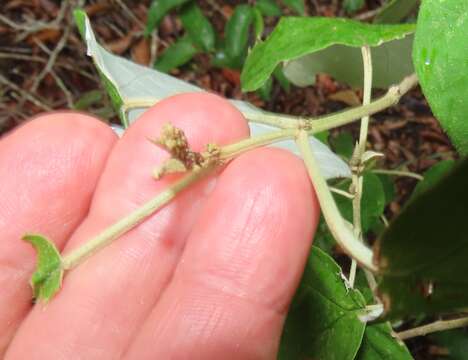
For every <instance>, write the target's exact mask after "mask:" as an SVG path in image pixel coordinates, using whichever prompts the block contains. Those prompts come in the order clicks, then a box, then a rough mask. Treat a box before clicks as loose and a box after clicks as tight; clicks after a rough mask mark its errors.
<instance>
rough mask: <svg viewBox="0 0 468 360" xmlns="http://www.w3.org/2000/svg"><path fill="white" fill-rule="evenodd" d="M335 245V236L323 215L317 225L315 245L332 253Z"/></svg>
mask: <svg viewBox="0 0 468 360" xmlns="http://www.w3.org/2000/svg"><path fill="white" fill-rule="evenodd" d="M335 245H336V241H335V238H334V237H333V235H332V233H331V232H330V230H329V228H328V225H327V223H326V221H325V219H324V218H323V215H321V216H320V221H319V223H318V226H317V231H316V232H315V235H314V246H315V247H318V248H319V249H320V250H322V251H324V252H326V253H327V254H329V255H331V254H332V252H333V248H334V247H335Z"/></svg>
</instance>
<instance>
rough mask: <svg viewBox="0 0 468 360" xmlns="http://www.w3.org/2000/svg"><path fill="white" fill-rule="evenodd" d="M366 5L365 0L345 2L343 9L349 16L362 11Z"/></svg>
mask: <svg viewBox="0 0 468 360" xmlns="http://www.w3.org/2000/svg"><path fill="white" fill-rule="evenodd" d="M364 4H365V1H364V0H344V1H343V8H344V9H345V11H346V12H347V13H348V14H353V13H355V12H356V11H358V10H361V9H362V8H363V6H364Z"/></svg>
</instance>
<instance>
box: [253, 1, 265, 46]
mask: <svg viewBox="0 0 468 360" xmlns="http://www.w3.org/2000/svg"><path fill="white" fill-rule="evenodd" d="M252 11H253V15H254V30H255V39H256V40H257V41H258V40H261V38H262V34H263V30H264V29H265V22H264V21H263V15H262V12H261V11H260V10H258V8H256V7H254V8H253V9H252Z"/></svg>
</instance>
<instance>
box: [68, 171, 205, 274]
mask: <svg viewBox="0 0 468 360" xmlns="http://www.w3.org/2000/svg"><path fill="white" fill-rule="evenodd" d="M213 168H214V167H210V168H202V169H199V170H198V171H193V172H191V173H188V174H187V175H185V176H184V177H183V178H182V179H180V180H179V181H177V182H176V183H174V184H173V185H171V186H170V187H168V188H167V189H165V190H164V191H163V192H161V193H159V194H158V195H156V197H154V198H153V199H151V200H150V201H148V202H147V203H146V204H144V205H143V206H141V207H139V208H138V209H136V210H135V211H133V212H132V213H130V214H129V215H127V216H126V217H124V218H123V219H120V220H119V221H117V222H116V223H115V224H113V225H111V226H110V227H108V228H107V229H105V230H104V231H103V232H101V233H100V234H99V235H97V236H96V237H94V238H92V239H91V240H89V241H88V242H86V243H85V244H83V245H81V246H80V247H78V248H77V249H75V250H73V251H72V252H70V253H69V254H68V255H65V256H64V257H63V261H62V266H63V268H64V269H66V270H68V269H72V268H74V267H75V266H76V265H78V264H79V263H81V262H82V261H83V260H85V259H86V258H88V257H89V256H91V255H92V254H94V253H95V252H97V251H98V250H99V249H101V248H103V247H104V246H106V245H108V244H109V243H110V242H112V241H113V240H115V239H116V238H118V237H119V236H121V235H123V234H125V233H126V232H127V231H129V230H131V229H132V228H133V227H135V226H136V225H138V224H139V223H141V222H142V221H143V220H145V219H146V218H147V217H148V216H150V215H151V214H152V213H154V212H155V211H156V210H158V209H160V208H161V207H162V206H164V205H166V204H167V203H168V202H170V201H171V200H172V199H173V198H174V197H175V196H176V195H177V194H178V193H179V192H181V191H182V190H184V189H185V188H186V187H188V186H189V185H191V184H192V183H194V182H195V181H197V180H199V179H200V178H202V177H203V176H205V175H207V174H208V173H209V172H210V170H212V169H213Z"/></svg>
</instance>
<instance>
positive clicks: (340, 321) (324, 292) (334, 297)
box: [278, 247, 366, 360]
mask: <svg viewBox="0 0 468 360" xmlns="http://www.w3.org/2000/svg"><path fill="white" fill-rule="evenodd" d="M364 307H365V301H364V298H363V297H362V295H361V294H360V292H359V291H358V290H354V289H350V288H349V287H348V285H347V284H346V283H345V282H344V280H343V277H342V273H341V269H340V267H339V266H338V265H337V264H336V263H335V261H334V260H333V259H332V258H331V257H330V256H328V255H327V254H325V253H324V252H323V251H321V250H320V249H318V248H316V247H314V248H313V249H312V252H311V256H310V257H309V261H308V263H307V265H306V268H305V272H304V275H303V278H302V281H301V284H300V286H299V289H298V291H297V293H296V296H295V298H294V300H293V303H292V305H291V308H290V310H289V313H288V317H287V319H286V323H285V326H284V330H283V335H282V339H281V345H280V350H279V356H278V358H279V359H281V360H282V359H285V360H290V359H294V360H300V359H321V360H332V359H336V360H352V359H354V357H355V356H356V353H357V351H358V349H359V346H360V345H361V340H362V336H363V333H364V330H365V327H366V324H365V322H363V321H361V319H360V315H362V314H363V311H364Z"/></svg>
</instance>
